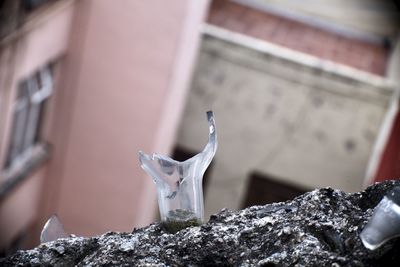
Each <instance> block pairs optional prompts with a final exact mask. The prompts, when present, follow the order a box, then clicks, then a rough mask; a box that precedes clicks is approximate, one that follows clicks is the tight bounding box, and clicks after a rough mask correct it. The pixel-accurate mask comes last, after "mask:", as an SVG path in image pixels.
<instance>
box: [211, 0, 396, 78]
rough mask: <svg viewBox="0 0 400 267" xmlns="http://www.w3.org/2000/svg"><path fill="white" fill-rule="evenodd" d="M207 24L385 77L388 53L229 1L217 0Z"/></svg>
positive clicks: (380, 47)
mask: <svg viewBox="0 0 400 267" xmlns="http://www.w3.org/2000/svg"><path fill="white" fill-rule="evenodd" d="M208 22H209V23H210V24H214V25H217V26H220V27H223V28H226V29H229V30H232V31H235V32H239V33H243V34H246V35H249V36H252V37H256V38H259V39H263V40H266V41H268V42H272V43H276V44H279V45H282V46H285V47H288V48H291V49H293V50H297V51H300V52H303V53H307V54H310V55H314V56H317V57H319V58H323V59H327V60H330V61H333V62H337V63H341V64H344V65H347V66H350V67H353V68H356V69H360V70H363V71H366V72H370V73H374V74H378V75H384V74H385V70H386V63H387V59H388V53H389V51H388V49H386V48H385V47H383V46H381V45H378V44H372V43H365V42H363V41H360V40H356V39H351V38H348V37H343V36H340V35H338V34H335V33H332V32H327V31H323V30H321V29H318V28H315V27H312V26H309V25H306V24H303V23H299V22H296V21H293V20H289V19H286V18H282V17H278V16H275V15H272V14H268V13H265V12H262V11H258V10H255V9H251V8H249V7H245V6H242V5H239V4H236V3H232V2H230V1H226V0H214V1H213V4H212V6H211V9H210V13H209V17H208Z"/></svg>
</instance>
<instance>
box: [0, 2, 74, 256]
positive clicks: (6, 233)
mask: <svg viewBox="0 0 400 267" xmlns="http://www.w3.org/2000/svg"><path fill="white" fill-rule="evenodd" d="M73 11H74V6H73V1H61V2H58V3H56V4H55V5H51V6H50V7H48V8H45V9H43V10H41V11H40V14H39V15H40V16H34V17H32V18H31V17H28V18H27V22H26V24H25V25H23V26H22V27H21V28H20V29H19V30H18V31H16V32H14V33H13V34H12V35H10V36H8V38H6V39H3V40H2V42H1V43H0V70H1V71H0V73H1V74H0V183H2V182H5V181H4V180H3V179H6V178H7V177H6V175H5V173H4V172H3V170H2V169H1V168H2V167H3V165H4V161H5V155H6V152H7V149H8V140H9V137H10V134H11V133H10V127H11V124H12V123H11V120H12V115H13V104H14V101H15V98H16V94H17V89H18V85H19V83H20V82H21V81H22V80H24V79H26V78H27V77H29V76H31V75H32V73H35V72H36V71H37V70H38V68H41V67H43V66H45V65H46V64H48V63H49V62H52V61H54V60H56V59H59V58H60V57H62V56H63V55H64V54H65V53H66V51H67V49H68V47H67V46H68V38H69V30H70V25H71V22H72V15H73ZM35 15H36V14H35ZM49 111H51V109H49ZM47 117H48V118H49V117H50V116H47ZM44 126H46V127H45V129H44V131H43V134H44V138H45V139H47V138H50V132H49V130H50V129H49V128H48V127H47V126H50V125H49V124H48V121H46V125H44ZM46 175H47V164H44V165H42V166H40V167H39V168H38V169H36V170H35V171H33V172H32V173H30V175H29V177H27V179H25V180H23V181H22V182H21V183H20V184H18V185H17V186H16V188H14V189H13V190H12V191H11V192H10V193H9V194H7V196H6V197H5V198H4V199H0V251H1V250H2V249H3V248H6V247H7V246H8V245H9V244H10V243H11V242H12V241H13V240H14V239H15V238H16V237H17V236H18V235H20V234H21V232H26V231H27V230H28V229H31V227H32V225H34V224H35V222H36V221H37V219H38V214H39V212H40V209H41V205H40V200H41V194H42V192H43V188H46V187H45V185H44V179H45V177H46ZM37 234H38V233H36V235H37ZM30 237H31V236H28V239H29V238H30ZM28 242H29V240H28Z"/></svg>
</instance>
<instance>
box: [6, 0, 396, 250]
mask: <svg viewBox="0 0 400 267" xmlns="http://www.w3.org/2000/svg"><path fill="white" fill-rule="evenodd" d="M398 15H399V11H398V9H396V5H395V2H394V1H379V0H368V1H363V0H351V1H345V0H337V1H324V4H321V3H320V1H317V0H307V1H302V4H299V3H298V1H290V0H276V1H275V0H270V1H266V0H236V1H227V0H226V1H221V0H214V1H207V0H201V1H198V0H189V1H188V0H171V1H156V0H148V1H135V0H120V1H107V0H81V1H77V0H52V1H51V0H50V1H49V0H48V1H45V0H20V1H16V0H4V1H0V21H1V24H0V25H1V27H0V38H1V39H0V168H1V169H0V250H1V251H2V252H3V253H4V252H7V250H12V249H16V248H26V247H29V246H32V245H34V244H37V242H38V236H39V233H40V230H41V227H42V226H43V224H44V223H45V221H46V219H47V218H49V217H50V215H52V214H53V213H57V214H58V215H59V217H60V219H61V221H62V222H63V223H64V225H65V228H66V230H67V231H68V232H70V233H74V234H76V235H95V234H100V233H103V232H105V231H131V230H132V229H133V227H138V226H143V225H146V224H148V223H150V222H151V221H153V220H154V218H155V217H156V214H157V208H156V199H155V190H154V186H153V184H152V181H151V179H150V178H149V177H148V176H147V175H146V174H145V173H144V172H143V171H142V170H141V169H140V166H139V163H138V160H137V152H138V150H143V151H145V152H147V153H152V152H159V153H164V154H168V153H170V154H173V155H175V156H176V158H179V159H184V157H185V156H186V157H187V156H190V155H193V154H194V153H196V152H198V151H200V150H201V149H202V148H203V146H204V145H205V143H206V138H207V127H206V125H207V124H206V120H205V112H206V111H207V110H208V109H212V110H214V111H215V115H216V122H217V131H218V135H219V136H218V137H219V150H218V151H217V155H216V157H215V160H214V162H213V166H212V168H211V171H210V172H209V173H208V175H207V178H206V179H207V185H206V186H207V188H206V189H207V190H206V210H207V213H208V214H210V213H212V212H216V211H218V210H219V209H220V208H222V207H228V208H232V209H236V208H240V207H242V206H245V205H250V204H256V203H265V202H266V201H279V200H284V199H286V198H290V197H292V196H295V195H297V194H299V193H301V192H302V191H304V190H308V189H310V188H314V187H320V186H333V187H337V188H341V189H343V190H347V191H355V190H359V189H361V188H362V186H363V185H365V184H367V183H370V182H372V181H374V180H376V179H387V178H395V177H394V176H395V175H400V174H399V170H400V167H399V166H400V162H399V159H400V152H399V151H400V149H399V148H398V146H399V136H400V134H399V126H400V122H399V115H398V114H399V111H398V101H399V98H398V89H399V79H400V77H399V73H400V71H399V62H400V51H399V49H400V48H399V32H398V30H399V21H398ZM196 58H197V61H196ZM396 116H397V117H396ZM396 118H397V119H396ZM182 156H183V157H182ZM385 177H386V178H385Z"/></svg>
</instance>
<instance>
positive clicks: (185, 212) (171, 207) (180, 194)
mask: <svg viewBox="0 0 400 267" xmlns="http://www.w3.org/2000/svg"><path fill="white" fill-rule="evenodd" d="M207 120H208V126H209V136H208V143H207V145H206V146H205V148H204V149H203V151H202V152H200V153H199V154H197V155H195V156H194V157H192V158H190V159H188V160H185V161H183V162H180V161H176V160H174V159H171V158H170V157H167V156H163V155H159V154H152V155H147V154H145V153H143V152H142V151H139V161H140V165H141V167H142V168H143V169H144V170H145V171H146V172H147V174H149V175H150V176H151V177H152V178H153V181H154V183H155V184H156V186H157V194H158V205H159V209H160V216H161V221H162V222H163V223H164V225H165V226H166V228H167V229H168V230H169V231H171V232H177V231H179V230H180V229H183V228H185V227H187V226H191V225H199V224H201V222H202V221H203V219H204V218H203V217H204V206H203V205H204V204H203V187H202V181H203V175H204V172H205V171H206V169H207V167H208V166H209V165H210V163H211V160H212V159H213V157H214V155H215V152H216V150H217V133H216V128H215V120H214V115H213V112H212V111H208V112H207Z"/></svg>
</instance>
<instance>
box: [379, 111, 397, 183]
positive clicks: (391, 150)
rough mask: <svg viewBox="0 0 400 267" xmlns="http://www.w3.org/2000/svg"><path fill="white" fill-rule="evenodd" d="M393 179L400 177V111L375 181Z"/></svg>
mask: <svg viewBox="0 0 400 267" xmlns="http://www.w3.org/2000/svg"><path fill="white" fill-rule="evenodd" d="M391 179H400V112H398V113H397V116H396V119H395V122H394V126H393V129H392V133H391V134H390V138H389V142H388V144H387V145H386V148H385V151H384V153H383V157H382V160H381V163H380V166H379V168H378V173H377V175H376V178H375V181H377V182H378V181H384V180H391Z"/></svg>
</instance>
